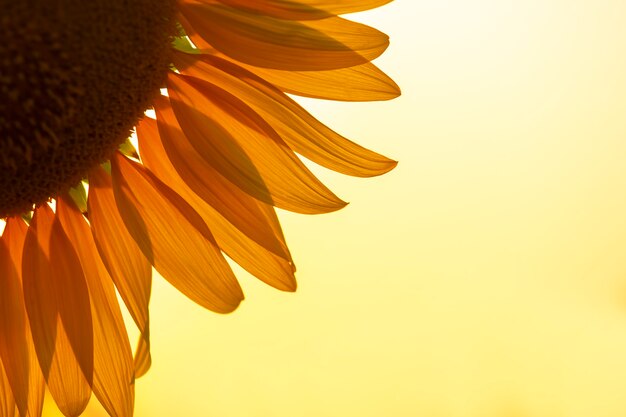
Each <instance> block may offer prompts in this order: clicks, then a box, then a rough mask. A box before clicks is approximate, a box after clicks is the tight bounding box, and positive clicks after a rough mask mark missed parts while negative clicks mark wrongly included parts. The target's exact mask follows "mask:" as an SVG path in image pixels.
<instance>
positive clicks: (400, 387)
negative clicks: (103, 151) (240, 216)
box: [89, 0, 626, 417]
mask: <svg viewBox="0 0 626 417" xmlns="http://www.w3.org/2000/svg"><path fill="white" fill-rule="evenodd" d="M357 18H358V19H359V20H360V21H363V22H367V23H370V24H371V25H373V26H376V27H377V28H379V29H381V30H383V31H384V32H386V33H388V34H389V35H390V36H391V40H392V45H391V47H390V48H389V50H388V52H387V53H386V54H385V55H384V56H383V57H382V58H381V59H380V60H378V61H377V63H378V64H379V65H380V66H381V67H382V68H383V69H384V70H385V71H387V72H388V73H389V74H390V75H391V76H392V77H393V78H394V79H395V80H396V81H397V82H398V84H400V86H401V87H402V89H403V96H402V97H401V98H399V99H397V100H395V101H392V102H385V103H327V102H318V101H315V100H302V102H303V103H305V105H306V106H307V108H309V109H310V110H311V111H312V112H313V113H314V114H315V115H316V116H318V117H319V118H320V119H321V120H322V121H324V122H326V123H327V124H329V125H330V126H332V127H333V128H335V129H336V130H337V131H339V132H340V133H342V134H344V135H346V136H348V137H350V138H353V139H354V140H356V141H357V142H359V143H361V144H364V145H366V146H369V147H372V148H374V149H376V150H378V151H380V152H382V153H385V154H387V155H389V156H390V157H393V158H395V159H398V160H399V161H400V164H399V166H398V168H397V169H396V170H395V171H393V172H392V173H390V174H389V175H386V176H384V177H381V178H376V179H370V180H362V179H354V178H346V177H342V176H340V175H337V174H334V173H330V172H328V171H325V170H322V169H319V170H317V171H316V172H318V173H319V175H320V177H321V178H322V179H323V180H324V181H325V182H327V183H328V184H330V185H331V186H332V187H331V188H333V189H334V190H335V191H336V192H337V194H338V195H340V196H341V197H343V198H344V199H346V200H348V201H350V202H351V204H350V205H349V206H348V207H347V208H346V209H344V210H342V211H340V212H338V213H333V214H329V215H324V216H312V217H306V216H301V215H293V214H289V213H281V218H282V221H283V226H284V229H285V232H286V235H287V240H288V242H289V244H290V247H291V250H292V253H293V255H294V258H295V260H296V263H297V266H298V275H297V277H298V282H299V290H298V292H297V293H296V294H286V293H280V292H278V291H276V290H273V289H271V288H268V287H266V286H264V285H262V284H261V283H259V282H257V281H256V280H254V279H252V278H250V277H249V276H247V275H246V274H245V273H243V272H241V271H239V276H240V277H241V279H242V285H243V287H244V290H245V292H246V296H247V299H246V301H245V302H244V303H243V304H242V306H241V307H240V309H239V310H238V311H236V312H235V313H234V314H232V315H229V316H219V315H215V314H213V313H210V312H207V311H204V310H202V309H201V308H200V307H198V306H196V305H194V304H193V303H192V302H190V301H188V300H187V299H185V298H184V297H183V296H182V295H180V294H178V293H176V291H175V290H173V289H172V288H171V287H169V285H168V284H167V283H165V282H164V281H163V280H156V281H157V282H155V285H154V293H153V297H152V304H151V314H152V320H151V321H152V326H153V331H152V337H153V360H154V363H153V367H152V369H151V371H150V372H149V374H148V375H147V376H145V377H144V378H142V379H140V380H139V381H138V382H137V402H136V415H137V416H138V417H144V416H146V417H147V416H150V417H154V416H156V417H160V416H186V417H201V416H202V417H205V416H212V417H244V416H245V417H335V416H342V417H352V416H354V417H357V416H358V417H380V416H394V417H413V416H428V417H474V416H475V417H543V416H546V417H561V416H563V417H590V416H593V417H611V416H624V415H626V119H625V117H624V112H625V110H626V2H624V1H622V0H596V1H589V0H524V1H503V0H475V1H467V0H437V1H427V0H397V1H396V2H394V3H392V4H390V5H388V6H386V7H384V8H381V9H379V10H375V11H372V12H368V13H363V14H360V15H358V17H357ZM89 415H91V416H100V415H104V414H102V412H101V411H100V410H99V409H98V408H97V407H94V408H93V409H92V410H91V411H90V414H89Z"/></svg>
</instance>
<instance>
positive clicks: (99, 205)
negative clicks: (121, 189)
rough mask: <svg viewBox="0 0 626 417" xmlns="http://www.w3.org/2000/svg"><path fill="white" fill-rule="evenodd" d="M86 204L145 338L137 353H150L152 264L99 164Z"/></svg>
mask: <svg viewBox="0 0 626 417" xmlns="http://www.w3.org/2000/svg"><path fill="white" fill-rule="evenodd" d="M87 207H88V212H89V221H90V223H91V231H92V233H93V237H94V240H95V242H96V247H97V248H98V252H99V253H100V257H101V259H102V262H103V263H104V265H105V266H106V268H107V270H108V271H109V274H110V276H111V278H112V279H113V282H114V283H115V286H116V287H117V290H118V291H119V293H120V296H121V297H122V300H124V303H125V304H126V307H127V308H128V311H129V312H130V314H131V316H132V317H133V320H134V321H135V324H137V327H138V328H139V331H140V332H141V334H142V338H143V339H144V341H143V342H141V343H140V346H141V352H139V348H138V350H137V355H136V356H137V357H139V353H141V355H143V356H145V355H146V354H147V355H148V356H149V354H150V350H149V347H150V336H149V335H150V332H149V320H150V316H149V313H148V304H149V302H150V291H151V288H152V267H151V266H150V262H149V261H148V260H147V259H146V257H145V256H144V255H143V253H142V252H141V250H140V249H139V246H137V244H136V243H135V240H134V239H133V238H132V236H131V235H130V234H129V233H128V230H126V226H125V225H124V221H123V220H122V217H121V216H120V213H119V212H118V209H117V205H116V204H115V198H114V196H113V188H112V186H111V176H110V175H109V174H107V173H106V172H105V171H104V170H103V169H102V168H99V167H98V168H96V169H94V170H92V171H91V172H90V173H89V197H88V198H87ZM141 361H142V362H140V361H136V364H135V371H136V372H137V376H139V375H143V374H144V373H145V372H146V371H147V368H146V362H145V358H143V359H141Z"/></svg>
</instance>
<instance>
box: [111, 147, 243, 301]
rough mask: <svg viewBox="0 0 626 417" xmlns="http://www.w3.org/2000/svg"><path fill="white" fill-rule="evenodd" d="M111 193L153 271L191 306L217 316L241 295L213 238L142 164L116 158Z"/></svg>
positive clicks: (202, 224) (182, 202)
mask: <svg viewBox="0 0 626 417" xmlns="http://www.w3.org/2000/svg"><path fill="white" fill-rule="evenodd" d="M111 172H112V177H113V190H114V192H115V200H116V202H117V204H118V207H119V211H120V213H121V214H122V217H123V219H124V223H125V224H126V227H127V228H128V231H129V232H130V234H131V235H132V236H133V238H134V239H135V241H136V242H137V243H138V245H139V247H140V248H141V249H142V251H143V252H144V255H146V257H151V258H152V259H151V261H152V264H153V265H154V267H155V269H156V270H157V271H158V272H159V273H160V274H161V275H162V276H163V277H164V278H165V279H167V280H168V281H169V282H170V283H171V284H172V285H174V286H175V287H176V288H178V290H180V291H181V292H182V293H183V294H185V295H186V296H187V297H189V298H190V299H191V300H193V301H195V302H196V303H198V304H200V305H201V306H203V307H206V308H208V309H210V310H213V311H215V312H219V313H228V312H231V311H233V310H234V309H235V308H237V306H238V305H239V303H240V302H241V300H243V293H242V292H241V288H240V287H239V283H238V282H237V280H236V279H235V276H234V275H233V272H232V271H231V269H230V267H229V266H228V264H227V263H226V260H225V259H224V258H223V256H222V254H221V252H220V251H219V248H218V247H217V244H216V243H215V241H214V240H213V237H212V235H211V232H210V231H209V229H208V227H207V226H206V224H205V223H204V221H203V220H202V218H200V216H199V215H198V213H196V212H195V210H194V209H193V208H191V206H189V204H188V203H186V202H185V201H184V200H183V199H182V198H181V197H180V196H179V195H177V194H176V193H175V192H174V191H172V190H171V189H170V188H169V187H167V186H166V185H165V184H163V183H162V182H161V181H159V180H158V179H157V178H155V177H154V175H153V174H151V173H150V172H149V171H147V170H146V169H145V168H143V167H142V166H141V165H140V164H137V163H135V162H132V161H130V160H129V159H128V158H126V157H124V156H122V155H121V154H119V153H116V154H115V156H114V157H113V158H112V160H111Z"/></svg>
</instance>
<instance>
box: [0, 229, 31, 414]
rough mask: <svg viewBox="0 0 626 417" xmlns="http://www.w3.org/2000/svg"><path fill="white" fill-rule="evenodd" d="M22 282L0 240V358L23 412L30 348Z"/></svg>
mask: <svg viewBox="0 0 626 417" xmlns="http://www.w3.org/2000/svg"><path fill="white" fill-rule="evenodd" d="M26 322H27V318H26V311H25V309H24V298H23V295H22V283H21V281H20V277H19V275H18V270H17V268H16V266H15V264H14V263H13V259H12V258H11V254H10V253H9V248H8V247H7V245H6V243H5V239H1V240H0V359H1V361H2V363H3V364H4V369H3V371H2V373H6V378H7V381H8V383H9V385H10V388H9V391H12V392H13V394H12V397H14V398H15V403H16V404H17V407H18V408H19V410H20V414H22V415H25V414H26V411H27V408H28V395H29V392H28V382H29V381H28V375H29V369H28V368H29V366H30V359H29V356H28V355H29V347H28V341H27V337H30V335H28V334H27V333H26Z"/></svg>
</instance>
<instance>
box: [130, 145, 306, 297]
mask: <svg viewBox="0 0 626 417" xmlns="http://www.w3.org/2000/svg"><path fill="white" fill-rule="evenodd" d="M139 152H140V153H141V157H142V161H143V163H144V164H145V166H146V167H147V168H148V169H150V170H151V171H152V172H153V173H154V174H155V175H156V176H157V177H158V178H159V179H161V180H162V181H163V182H164V183H166V184H167V185H168V186H170V187H171V188H173V189H175V190H176V192H177V193H178V194H179V195H180V196H181V197H182V198H183V199H185V201H187V202H188V203H189V204H190V205H191V206H192V207H193V208H194V209H195V210H196V211H197V212H198V214H199V215H200V216H202V219H203V220H204V221H205V222H206V224H207V225H208V226H209V228H210V229H211V232H212V233H213V236H214V237H215V240H216V241H217V244H218V245H219V247H220V249H222V250H223V251H224V252H225V253H226V254H227V255H228V256H230V257H231V258H232V259H233V260H234V261H235V262H237V263H238V264H239V265H241V266H242V267H243V268H245V269H246V270H247V271H248V272H250V273H251V274H252V275H254V276H256V277H257V278H259V279H261V280H262V281H264V282H266V283H267V284H269V285H272V286H273V287H275V288H278V289H281V290H284V291H294V290H295V288H296V281H295V278H294V276H293V272H294V269H295V268H294V267H293V265H292V264H291V262H290V261H288V260H286V259H285V258H284V257H279V256H277V255H275V254H274V253H271V252H269V251H268V250H267V249H265V247H262V246H260V245H259V244H258V243H256V242H255V241H253V240H251V239H250V238H249V237H248V236H247V235H246V234H245V233H242V231H241V230H240V229H239V228H238V227H237V226H235V225H233V224H232V223H230V222H228V221H227V220H226V219H225V218H224V217H223V216H222V215H221V214H220V213H219V212H218V211H217V210H215V208H214V207H212V206H211V205H210V204H209V203H207V202H206V201H204V200H203V199H201V198H200V197H199V196H198V195H197V194H195V193H194V192H193V191H192V190H191V189H190V187H189V186H188V185H187V184H186V183H185V182H184V181H183V179H182V178H181V177H180V176H179V175H178V174H177V173H176V171H175V169H174V167H173V166H172V163H171V162H170V160H169V159H168V156H171V154H170V153H168V152H166V151H165V149H164V147H163V144H162V143H161V138H160V137H159V135H158V134H154V135H152V136H150V141H149V142H148V139H147V138H146V137H145V136H142V135H140V136H139ZM248 199H250V200H252V198H251V197H248ZM252 202H253V203H254V200H252ZM256 204H258V205H259V206H258V209H259V212H260V213H261V216H263V219H264V220H263V219H262V220H261V221H263V222H265V223H267V224H268V226H269V227H270V228H272V229H273V231H272V233H273V234H274V235H275V236H280V238H281V239H284V238H283V237H282V232H281V230H280V226H278V228H277V229H274V224H276V225H278V221H277V219H275V218H273V217H272V216H271V214H268V212H267V211H266V210H265V209H263V207H262V206H265V207H267V210H270V213H272V214H273V210H272V207H270V206H267V205H265V204H264V203H261V202H256Z"/></svg>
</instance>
